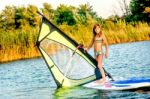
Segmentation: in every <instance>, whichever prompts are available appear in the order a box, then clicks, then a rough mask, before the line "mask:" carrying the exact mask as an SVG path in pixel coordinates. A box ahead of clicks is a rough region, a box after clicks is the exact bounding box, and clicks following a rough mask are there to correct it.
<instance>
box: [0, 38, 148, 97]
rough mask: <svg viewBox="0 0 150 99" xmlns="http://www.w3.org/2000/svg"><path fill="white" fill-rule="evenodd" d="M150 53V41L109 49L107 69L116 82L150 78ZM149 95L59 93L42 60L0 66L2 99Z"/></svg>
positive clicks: (65, 90) (79, 90) (136, 94)
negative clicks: (117, 80) (118, 80)
mask: <svg viewBox="0 0 150 99" xmlns="http://www.w3.org/2000/svg"><path fill="white" fill-rule="evenodd" d="M149 49H150V41H145V42H137V43H126V44H118V45H112V46H109V59H105V62H104V67H105V68H106V70H107V71H108V72H110V73H111V74H112V76H113V77H114V78H115V79H128V78H136V77H145V78H150V75H149V71H150V60H149V59H150V51H149ZM90 53H91V55H93V51H92V50H90ZM87 72H88V70H87ZM149 91H150V90H147V91H143V90H138V91H110V92H108V91H100V90H96V89H88V88H84V87H81V86H80V87H73V88H59V89H57V88H56V84H55V83H54V80H53V78H52V76H51V74H50V72H49V70H48V68H47V66H46V64H45V62H44V60H43V59H42V58H39V59H30V60H21V61H15V62H10V63H5V64H0V99H76V98H80V99H81V98H82V99H116V98H118V99H131V98H132V99H149V98H150V94H149Z"/></svg>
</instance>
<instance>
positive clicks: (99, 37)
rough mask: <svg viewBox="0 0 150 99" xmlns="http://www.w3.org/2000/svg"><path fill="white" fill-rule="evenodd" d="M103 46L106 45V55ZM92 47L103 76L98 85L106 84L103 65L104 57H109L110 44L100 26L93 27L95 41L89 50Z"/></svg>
mask: <svg viewBox="0 0 150 99" xmlns="http://www.w3.org/2000/svg"><path fill="white" fill-rule="evenodd" d="M103 44H105V49H106V51H105V53H104V52H103V49H102V45H103ZM92 45H94V53H95V59H96V60H97V62H98V64H97V66H98V68H99V70H100V72H101V75H102V79H100V80H97V83H100V84H104V83H105V82H106V76H105V72H104V69H103V66H102V64H103V56H105V57H106V58H107V57H108V43H107V39H106V37H105V35H104V33H102V30H101V27H100V25H99V24H95V25H94V27H93V40H92V42H91V44H90V46H89V47H88V49H89V48H91V47H92Z"/></svg>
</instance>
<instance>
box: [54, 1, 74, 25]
mask: <svg viewBox="0 0 150 99" xmlns="http://www.w3.org/2000/svg"><path fill="white" fill-rule="evenodd" d="M55 16H56V22H57V24H63V23H67V24H68V25H75V24H76V21H75V18H74V15H73V12H72V10H71V7H67V6H65V5H63V4H61V5H60V6H59V7H57V9H56V13H55Z"/></svg>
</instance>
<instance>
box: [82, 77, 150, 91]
mask: <svg viewBox="0 0 150 99" xmlns="http://www.w3.org/2000/svg"><path fill="white" fill-rule="evenodd" d="M83 86H84V87H88V88H94V89H99V90H108V91H109V90H110V91H111V90H133V89H139V88H150V78H140V79H139V78H136V79H135V78H134V79H128V80H117V81H109V82H107V83H105V84H104V85H100V84H98V83H96V81H93V82H90V83H88V84H85V85H83Z"/></svg>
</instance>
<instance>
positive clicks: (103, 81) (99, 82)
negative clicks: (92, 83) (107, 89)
mask: <svg viewBox="0 0 150 99" xmlns="http://www.w3.org/2000/svg"><path fill="white" fill-rule="evenodd" d="M106 82H107V81H106V79H100V80H97V81H96V83H98V84H100V85H104V84H105V83H106Z"/></svg>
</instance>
